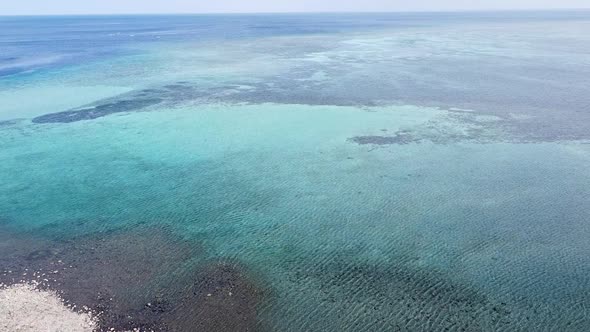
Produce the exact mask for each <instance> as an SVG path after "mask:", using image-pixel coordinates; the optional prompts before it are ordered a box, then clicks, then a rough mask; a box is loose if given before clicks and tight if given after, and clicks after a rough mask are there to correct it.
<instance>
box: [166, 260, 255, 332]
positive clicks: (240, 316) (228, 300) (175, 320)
mask: <svg viewBox="0 0 590 332" xmlns="http://www.w3.org/2000/svg"><path fill="white" fill-rule="evenodd" d="M263 295H264V292H263V291H262V289H261V288H260V287H259V286H258V285H257V284H256V283H255V282H254V280H253V278H252V277H251V276H249V275H248V274H247V273H246V271H245V270H244V268H243V267H241V266H239V265H237V264H233V263H225V262H221V263H212V264H209V265H208V266H206V267H205V268H203V269H202V270H200V271H199V272H198V273H197V277H196V282H195V283H194V285H193V286H192V287H191V288H190V290H189V291H188V292H186V293H185V294H184V295H183V299H182V300H181V302H180V305H179V306H178V307H177V308H176V309H175V310H174V311H173V313H172V315H171V316H170V317H169V318H168V321H169V322H168V326H169V327H170V328H171V329H172V330H174V331H211V332H215V331H220V332H221V331H254V330H257V329H258V328H259V327H258V320H257V308H258V306H259V305H260V303H261V301H262V299H263Z"/></svg>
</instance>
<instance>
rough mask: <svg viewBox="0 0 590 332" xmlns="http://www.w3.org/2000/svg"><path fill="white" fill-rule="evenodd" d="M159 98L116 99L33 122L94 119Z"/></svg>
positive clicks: (147, 104) (130, 109)
mask: <svg viewBox="0 0 590 332" xmlns="http://www.w3.org/2000/svg"><path fill="white" fill-rule="evenodd" d="M161 101H162V100H161V99H158V98H145V99H144V98H137V99H129V100H128V99H123V100H115V101H112V102H106V103H103V104H98V105H96V106H91V107H86V108H82V109H75V110H70V111H65V112H58V113H50V114H45V115H41V116H38V117H36V118H33V120H32V121H33V123H69V122H76V121H82V120H92V119H97V118H100V117H103V116H107V115H110V114H114V113H121V112H131V111H137V110H140V109H143V108H146V107H148V106H152V105H155V104H158V103H160V102H161Z"/></svg>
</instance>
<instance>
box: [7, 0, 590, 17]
mask: <svg viewBox="0 0 590 332" xmlns="http://www.w3.org/2000/svg"><path fill="white" fill-rule="evenodd" d="M553 8H590V0H0V15H14V14H17V15H29V14H30V15H33V14H106V13H215V12H224V13H225V12H231V13H236V12H326V11H439V10H485V9H553Z"/></svg>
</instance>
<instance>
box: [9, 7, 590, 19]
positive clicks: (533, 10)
mask: <svg viewBox="0 0 590 332" xmlns="http://www.w3.org/2000/svg"><path fill="white" fill-rule="evenodd" d="M563 11H590V7H585V8H506V9H501V8H498V9H448V10H447V9H443V10H403V11H402V10H400V11H368V10H367V11H352V10H350V11H348V10H340V11H277V12H275V11H268V12H143V13H142V12H137V13H134V12H128V13H107V12H100V13H64V14H59V13H46V14H20V13H16V14H0V17H18V16H21V17H40V16H149V15H162V16H163V15H280V14H414V13H494V12H496V13H498V12H563Z"/></svg>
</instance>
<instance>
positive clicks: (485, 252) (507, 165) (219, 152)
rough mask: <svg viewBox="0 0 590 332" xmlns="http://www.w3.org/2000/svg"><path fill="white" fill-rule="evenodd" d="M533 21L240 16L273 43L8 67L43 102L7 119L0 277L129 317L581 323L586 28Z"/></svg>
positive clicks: (308, 322)
mask: <svg viewBox="0 0 590 332" xmlns="http://www.w3.org/2000/svg"><path fill="white" fill-rule="evenodd" d="M392 15H393V14H392ZM530 15H531V16H532V17H528V18H527V19H514V18H511V19H506V18H504V19H500V18H497V17H491V18H490V17H485V18H483V17H482V18H481V20H479V21H481V22H479V21H478V20H476V21H475V22H474V21H473V18H470V17H458V19H459V21H453V22H452V23H449V22H448V19H444V17H440V16H439V17H437V16H436V15H435V16H432V17H414V18H413V20H414V21H412V18H411V17H410V19H408V18H406V20H409V21H410V22H413V23H415V24H405V25H404V26H401V27H400V26H397V25H396V26H391V24H389V23H388V24H385V23H381V24H380V25H379V26H374V25H371V24H368V23H366V25H365V26H358V24H355V25H352V26H350V25H346V24H343V25H342V26H339V28H338V29H336V31H335V30H333V29H331V28H325V26H326V25H327V26H328V27H330V26H331V25H330V24H333V21H331V20H333V19H334V18H333V17H331V18H330V16H328V17H324V18H321V16H320V18H318V17H316V16H313V17H312V18H306V17H295V18H293V17H290V16H289V17H286V18H285V17H284V18H282V19H280V18H274V19H272V20H271V19H270V18H268V17H262V18H260V17H258V18H249V19H248V18H243V17H240V19H239V20H238V21H239V22H242V23H243V22H246V23H245V24H246V27H247V28H244V27H243V26H241V25H240V29H245V30H240V31H251V29H258V30H260V29H262V30H265V29H270V30H272V33H264V34H261V35H256V34H255V33H251V32H248V33H243V34H242V35H241V34H239V33H237V34H236V35H237V36H239V38H229V40H227V39H224V38H220V37H218V36H217V37H216V36H213V37H215V38H213V37H211V36H209V38H208V39H207V38H204V39H205V40H200V39H199V38H196V37H195V36H198V33H197V32H194V31H193V32H191V33H188V34H186V35H183V36H182V37H178V35H174V34H172V35H174V36H176V37H174V38H172V39H171V40H163V41H162V40H161V39H162V38H163V39H166V37H165V36H166V35H170V32H169V31H168V30H166V31H168V32H166V33H165V32H164V30H165V29H162V30H157V29H156V32H153V33H155V34H156V35H157V36H160V37H161V38H158V39H160V40H153V41H152V40H139V41H136V42H134V41H133V40H131V41H129V40H125V41H124V42H121V43H120V44H121V45H116V46H117V47H114V46H113V50H114V51H113V52H112V54H110V53H109V54H107V55H102V54H99V55H97V56H96V58H94V57H92V58H91V59H89V60H88V61H84V62H81V63H78V62H75V61H72V62H71V63H67V64H61V63H56V64H52V65H51V66H47V67H40V68H36V69H35V70H34V71H32V72H31V71H30V69H27V71H23V72H20V73H17V74H11V75H7V76H4V77H2V78H0V81H1V82H2V83H1V86H2V88H1V90H0V95H5V96H9V97H8V100H16V99H19V100H20V99H21V97H19V98H15V97H14V96H15V93H21V94H24V93H26V94H29V95H30V96H31V100H35V99H37V101H36V103H37V105H38V104H39V100H44V101H46V103H47V105H48V108H47V111H46V112H43V111H42V110H40V109H39V108H35V107H36V106H35V107H32V106H30V105H31V104H27V103H22V104H19V103H18V102H12V103H9V104H8V105H9V107H5V108H4V109H3V110H2V111H0V114H2V117H3V119H5V120H6V121H5V122H3V123H2V125H1V126H0V142H1V149H0V221H1V228H0V230H1V231H0V239H2V246H0V252H1V253H2V255H1V258H0V263H1V266H2V268H3V269H4V271H0V272H3V273H2V276H1V278H2V281H3V282H5V283H10V282H16V281H19V280H30V279H31V278H32V279H34V278H36V277H37V275H35V276H31V273H30V272H28V271H36V272H37V271H44V272H43V273H46V272H47V271H51V272H54V271H58V272H57V273H50V275H51V277H50V278H49V277H46V276H44V277H43V278H41V279H47V281H45V282H44V287H47V288H50V289H56V290H59V291H60V292H62V294H63V297H64V298H65V299H66V300H68V301H71V302H72V303H75V304H78V305H79V306H81V305H86V306H89V307H90V308H91V309H92V310H96V311H102V312H103V313H104V314H103V316H102V317H103V318H102V323H101V324H102V325H101V326H102V327H103V328H109V327H115V328H117V329H121V330H123V329H129V328H133V327H142V328H153V329H162V330H190V329H191V328H197V329H199V328H200V329H201V330H211V331H213V330H248V329H249V330H272V331H317V330H325V331H332V330H333V331H342V330H351V331H357V330H366V331H375V330H411V331H414V330H443V329H448V330H451V331H460V330H467V331H477V330H482V331H490V330H506V331H514V330H528V331H539V330H547V331H551V330H560V331H566V330H571V331H580V330H585V329H588V328H589V327H590V318H589V316H588V315H589V312H588V305H589V304H590V303H589V301H590V294H589V292H590V279H589V277H588V275H589V274H588V272H590V271H589V269H590V262H589V261H588V258H587V252H588V249H589V247H590V244H589V242H588V241H587V238H588V235H590V234H589V229H588V225H587V222H588V220H589V217H590V212H589V211H588V209H587V206H589V203H590V194H589V192H590V190H589V189H590V173H589V172H588V169H589V168H588V167H589V166H590V145H588V137H587V132H586V131H585V129H588V125H589V123H588V122H587V121H585V120H587V119H588V118H587V117H588V113H587V109H586V108H585V107H586V106H587V103H586V102H587V98H588V96H587V95H586V94H583V93H581V91H582V90H583V87H582V86H581V85H580V84H582V83H583V82H584V80H586V79H587V77H590V76H585V75H586V74H588V73H589V72H590V69H589V67H588V65H589V64H588V63H587V59H588V57H586V56H585V55H588V53H585V52H587V50H589V49H590V44H588V40H587V36H585V34H583V33H580V31H583V29H585V27H586V26H587V25H589V24H590V21H589V20H588V18H586V17H584V16H579V15H578V16H576V17H573V18H569V17H568V16H567V15H566V16H565V17H564V15H563V14H559V13H558V14H552V15H550V14H546V13H545V14H542V15H540V14H536V15H533V14H530ZM362 18H363V19H362V20H360V19H358V18H355V17H354V16H351V17H347V16H344V17H339V18H338V20H339V22H341V21H342V20H343V21H345V22H349V21H350V22H359V21H360V22H373V21H375V20H376V21H379V20H383V17H378V18H374V20H371V17H370V16H368V18H367V16H362ZM105 19H106V18H105ZM111 19H112V20H117V21H120V20H122V18H111ZM150 19H155V18H144V20H148V21H147V22H149V20H150ZM209 19H211V18H208V20H209ZM389 19H391V20H393V21H394V22H395V16H393V17H389ZM160 20H161V18H159V19H158V22H160ZM179 20H180V21H178V22H185V23H186V21H185V20H187V18H186V17H183V18H182V19H179ZM194 20H195V22H197V23H198V22H201V21H199V18H198V17H196V18H194ZM223 20H228V18H227V17H224V18H223ZM256 20H263V21H264V22H266V20H270V21H271V22H272V24H271V25H270V26H268V27H267V28H260V27H259V26H265V25H263V24H261V23H256V22H257V21H256ZM293 20H295V21H297V22H308V23H309V25H308V26H307V28H308V29H309V31H308V30H304V31H301V30H296V31H284V30H281V29H280V27H282V26H284V25H286V24H287V23H289V24H293ZM306 20H307V21H306ZM365 20H367V21H365ZM424 21H426V22H429V24H426V26H424V25H425V24H424ZM141 22H143V24H148V23H146V22H145V21H141ZM166 22H174V20H173V18H171V19H170V21H166ZM251 22H255V23H251ZM322 22H327V23H323V24H322ZM330 22H332V23H330ZM379 22H382V21H379ZM266 23H268V22H266ZM266 23H265V24H266ZM56 24H57V23H56ZM167 24H172V25H173V26H174V23H167ZM179 24H180V23H179ZM227 24H229V27H230V28H231V27H233V26H232V23H227ZM313 24H315V25H313ZM547 24H549V25H550V26H553V27H554V29H553V30H552V31H553V33H552V34H546V33H542V32H543V29H542V27H543V26H544V25H547ZM432 26H434V28H433V27H432ZM254 27H257V28H254ZM273 27H274V28H273ZM310 27H316V29H312V28H310ZM136 28H137V27H133V29H136ZM176 28H177V29H178V27H176ZM234 28H235V29H238V28H237V27H234ZM201 29H205V30H207V28H206V27H201ZM273 29H274V30H273ZM499 30H500V31H503V34H498V31H499ZM158 31H160V32H159V33H160V34H158ZM191 31H192V30H191ZM265 31H266V30H265ZM434 31H437V33H436V34H435V33H434ZM576 32H577V33H576ZM65 35H66V36H68V35H70V34H69V33H65ZM507 35H508V36H511V38H504V37H506V36H507ZM491 36H496V38H494V39H491ZM497 36H500V37H497ZM480 37H482V38H480ZM555 38H561V43H562V44H560V47H556V46H555V45H554V44H551V43H550V42H552V41H555ZM474 41H477V42H476V43H474ZM5 42H6V41H5ZM574 42H575V43H574ZM570 43H571V44H570ZM574 44H575V45H576V46H575V47H574V46H572V45H574ZM16 45H17V46H18V43H16ZM41 46H43V45H41ZM572 49H575V50H577V52H578V53H572V52H571V50H572ZM541 50H543V51H544V52H546V53H542V52H541ZM61 51H62V50H60V52H61ZM393 55H395V56H393ZM457 63H463V64H465V65H464V66H463V67H461V68H458V67H456V64H457ZM469 63H474V66H476V67H477V68H478V69H479V71H475V70H474V69H473V68H475V67H473V68H472V67H469ZM515 65H521V66H532V67H535V69H536V70H532V69H531V68H527V69H526V70H523V71H514V68H515V67H514V66H515ZM574 67H575V68H576V70H573V68H574ZM543 70H544V71H543ZM555 70H558V71H559V72H560V73H561V75H564V76H563V77H562V76H555V75H548V74H546V73H548V72H551V71H555ZM492 74H494V75H492ZM572 82H580V84H572ZM476 83H477V84H476ZM92 86H98V87H99V88H97V89H96V90H92V89H90V90H88V87H92ZM49 87H51V88H52V89H56V90H59V89H60V88H63V91H62V93H63V94H64V95H68V94H67V93H66V92H65V91H68V89H78V90H70V91H76V93H72V94H70V97H67V98H59V99H56V98H52V95H53V94H48V93H40V94H39V95H38V96H36V95H35V94H34V93H35V91H36V89H38V91H40V92H43V91H45V92H46V91H48V90H47V89H49ZM80 87H84V89H80ZM16 91H19V92H16ZM84 91H92V92H88V94H86V93H84ZM539 91H543V92H544V93H542V94H541V93H539ZM10 96H12V99H11V98H10ZM565 97H568V98H565ZM68 99H69V100H68ZM146 100H148V101H153V102H150V103H147V102H145V101H146ZM527 100H528V103H527V102H526V101H527ZM547 101H550V102H547ZM130 105H131V106H132V107H130ZM494 105H495V106H494ZM9 271H10V272H9ZM23 273H27V274H26V275H23ZM183 324H186V325H183Z"/></svg>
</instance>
